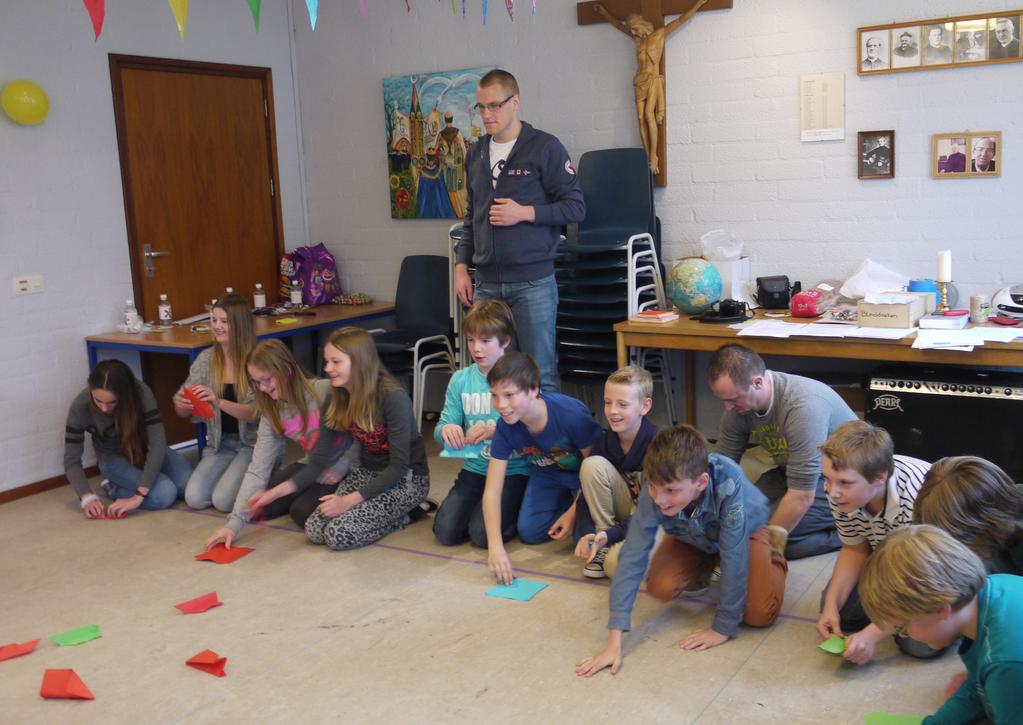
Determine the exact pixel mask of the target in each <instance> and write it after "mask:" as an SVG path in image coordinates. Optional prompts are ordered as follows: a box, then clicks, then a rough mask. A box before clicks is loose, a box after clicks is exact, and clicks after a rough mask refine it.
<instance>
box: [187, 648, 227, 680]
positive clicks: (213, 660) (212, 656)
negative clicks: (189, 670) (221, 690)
mask: <svg viewBox="0 0 1023 725" xmlns="http://www.w3.org/2000/svg"><path fill="white" fill-rule="evenodd" d="M185 664H186V665H188V666H189V667H194V668H195V669H197V670H202V671H203V672H208V673H210V674H211V675H216V676H217V677H226V676H227V673H226V672H224V666H225V665H226V664H227V657H221V656H220V655H218V654H217V653H216V652H214V651H213V650H211V649H204V650H203V651H202V652H200V653H199V654H197V655H196V656H195V657H193V658H192V659H190V660H186V661H185Z"/></svg>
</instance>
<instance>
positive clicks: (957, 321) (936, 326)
mask: <svg viewBox="0 0 1023 725" xmlns="http://www.w3.org/2000/svg"><path fill="white" fill-rule="evenodd" d="M969 321H970V318H969V317H968V316H967V315H943V314H942V313H940V312H934V313H931V314H929V315H924V316H923V317H921V318H920V323H919V324H920V327H921V328H923V329H925V330H927V329H931V330H962V329H963V328H964V327H966V323H967V322H969Z"/></svg>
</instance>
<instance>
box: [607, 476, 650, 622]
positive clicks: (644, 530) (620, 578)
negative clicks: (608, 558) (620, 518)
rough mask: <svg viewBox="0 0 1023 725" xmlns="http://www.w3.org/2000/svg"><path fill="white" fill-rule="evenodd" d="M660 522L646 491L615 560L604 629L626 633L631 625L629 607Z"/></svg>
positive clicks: (632, 601) (634, 598)
mask: <svg viewBox="0 0 1023 725" xmlns="http://www.w3.org/2000/svg"><path fill="white" fill-rule="evenodd" d="M658 526H659V521H658V518H657V512H656V511H655V510H654V502H653V499H651V498H650V496H649V495H647V494H646V493H645V492H644V493H643V494H641V495H640V500H639V507H638V508H637V509H636V513H635V514H633V516H632V521H631V523H630V526H629V536H628V538H626V539H625V543H624V544H623V545H622V551H621V554H620V555H619V557H618V570H617V571H616V572H615V576H614V579H613V580H612V581H611V590H610V592H609V593H608V609H609V616H608V622H607V628H608V629H610V630H615V629H617V630H621V631H623V632H628V631H629V629H630V628H631V624H632V607H633V605H634V604H635V603H636V593H637V592H638V591H639V586H640V584H641V583H642V582H643V577H644V576H645V575H646V570H647V564H648V562H649V560H650V550H651V549H652V548H653V546H654V539H655V537H656V535H657V527H658Z"/></svg>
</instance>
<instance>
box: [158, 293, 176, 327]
mask: <svg viewBox="0 0 1023 725" xmlns="http://www.w3.org/2000/svg"><path fill="white" fill-rule="evenodd" d="M156 316H157V319H159V320H160V322H161V323H163V324H167V325H169V324H170V323H171V322H173V321H174V315H173V313H171V305H170V302H168V301H167V295H160V304H159V305H157V306H156Z"/></svg>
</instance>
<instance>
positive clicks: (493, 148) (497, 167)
mask: <svg viewBox="0 0 1023 725" xmlns="http://www.w3.org/2000/svg"><path fill="white" fill-rule="evenodd" d="M516 141H518V139H517V138H513V139H512V140H511V141H504V142H500V141H495V140H494V139H493V137H491V139H490V183H492V184H493V185H494V188H495V189H496V188H497V177H498V176H500V175H501V171H502V170H503V169H504V165H505V163H506V162H507V161H508V155H509V154H510V153H511V150H512V147H513V146H514V145H515V142H516Z"/></svg>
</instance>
